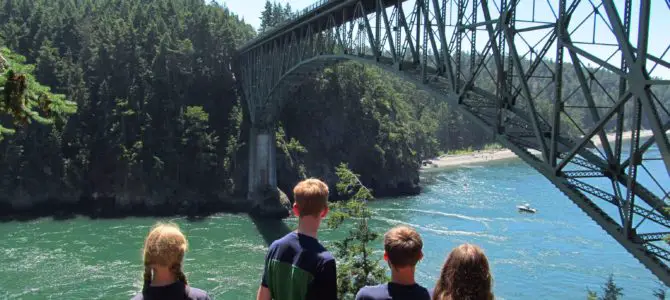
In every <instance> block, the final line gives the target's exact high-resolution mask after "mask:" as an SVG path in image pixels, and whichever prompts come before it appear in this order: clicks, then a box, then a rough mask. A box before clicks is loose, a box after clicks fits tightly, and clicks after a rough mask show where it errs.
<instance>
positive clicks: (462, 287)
mask: <svg viewBox="0 0 670 300" xmlns="http://www.w3.org/2000/svg"><path fill="white" fill-rule="evenodd" d="M491 281H492V279H491V273H490V270H489V261H488V259H486V255H484V252H483V251H482V249H480V248H479V247H477V246H475V245H470V244H463V245H460V246H458V247H456V248H454V250H452V251H451V253H449V257H447V261H446V262H445V263H444V266H443V267H442V272H440V278H438V279H437V285H435V289H434V290H433V300H458V299H472V300H493V293H492V292H491V288H492V284H491Z"/></svg>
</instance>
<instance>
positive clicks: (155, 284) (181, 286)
mask: <svg viewBox="0 0 670 300" xmlns="http://www.w3.org/2000/svg"><path fill="white" fill-rule="evenodd" d="M187 249H188V242H187V241H186V236H184V234H183V233H182V232H181V231H180V230H179V227H177V225H175V224H163V223H158V224H156V225H155V226H154V227H153V228H152V229H151V232H149V235H148V236H147V239H146V240H145V241H144V286H143V287H142V292H141V293H139V294H137V295H136V296H135V297H134V298H133V299H132V300H145V299H146V300H152V299H166V300H172V299H175V300H176V299H179V300H182V299H185V300H209V296H208V295H207V293H206V292H205V291H203V290H200V289H196V288H192V287H189V286H188V281H187V280H186V275H184V271H182V264H183V262H184V254H185V253H186V250H187Z"/></svg>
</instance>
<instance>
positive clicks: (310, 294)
mask: <svg viewBox="0 0 670 300" xmlns="http://www.w3.org/2000/svg"><path fill="white" fill-rule="evenodd" d="M261 284H262V285H263V286H264V287H267V288H268V289H269V290H270V294H271V295H272V299H275V300H309V299H324V300H329V299H337V275H336V271H335V258H333V255H332V254H330V252H328V250H326V248H324V247H323V246H322V245H321V244H320V243H319V241H318V240H317V239H315V238H313V237H311V236H307V235H304V234H300V233H297V232H291V233H289V234H287V235H285V236H284V237H283V238H281V239H278V240H276V241H274V243H272V245H270V249H269V250H268V254H267V256H266V257H265V272H264V273H263V282H262V283H261Z"/></svg>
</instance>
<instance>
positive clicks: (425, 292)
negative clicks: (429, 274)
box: [417, 285, 433, 299]
mask: <svg viewBox="0 0 670 300" xmlns="http://www.w3.org/2000/svg"><path fill="white" fill-rule="evenodd" d="M419 294H420V295H417V296H420V297H421V298H424V299H432V298H433V291H430V290H428V289H427V288H425V287H424V286H422V285H419Z"/></svg>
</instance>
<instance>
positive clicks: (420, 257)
mask: <svg viewBox="0 0 670 300" xmlns="http://www.w3.org/2000/svg"><path fill="white" fill-rule="evenodd" d="M422 259H423V251H421V252H419V260H422Z"/></svg>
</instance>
